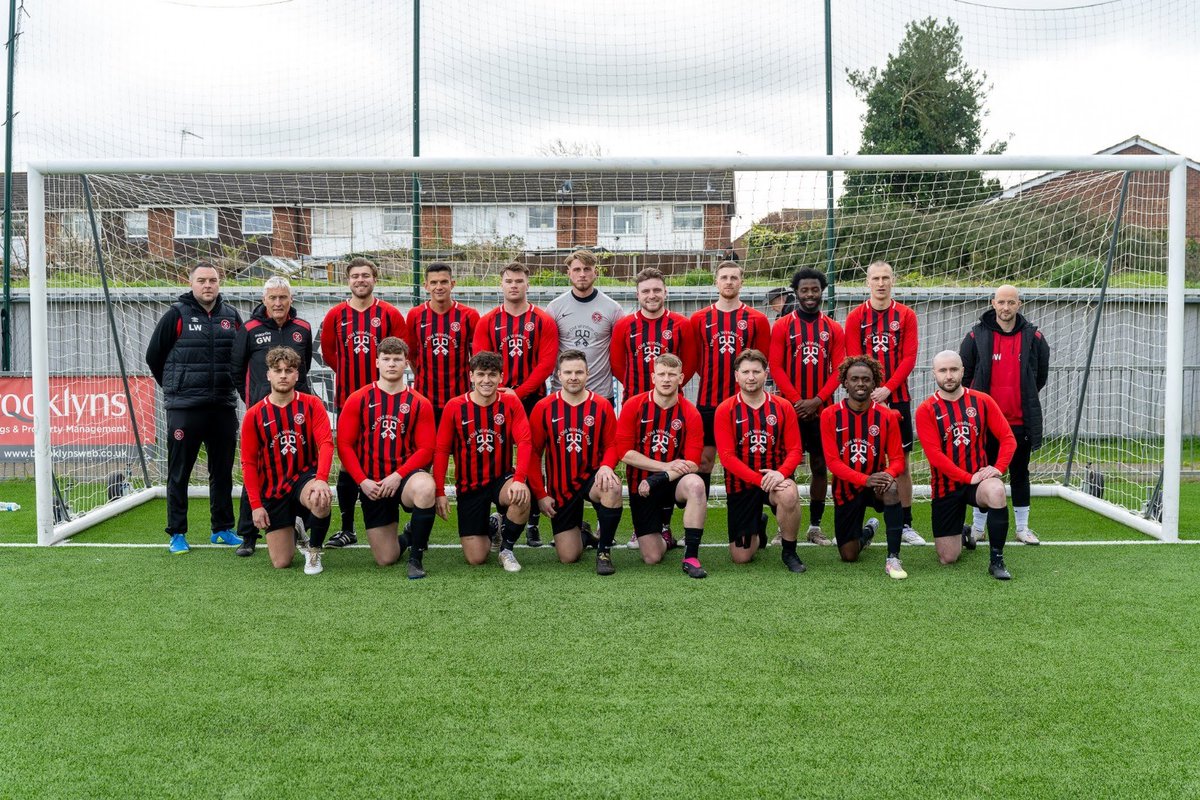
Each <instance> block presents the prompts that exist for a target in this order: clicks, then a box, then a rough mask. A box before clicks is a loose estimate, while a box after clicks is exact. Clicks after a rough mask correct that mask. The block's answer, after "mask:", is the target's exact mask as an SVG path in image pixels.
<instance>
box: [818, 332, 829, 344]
mask: <svg viewBox="0 0 1200 800" xmlns="http://www.w3.org/2000/svg"><path fill="white" fill-rule="evenodd" d="M820 336H821V341H822V342H828V341H829V331H821V334H820Z"/></svg>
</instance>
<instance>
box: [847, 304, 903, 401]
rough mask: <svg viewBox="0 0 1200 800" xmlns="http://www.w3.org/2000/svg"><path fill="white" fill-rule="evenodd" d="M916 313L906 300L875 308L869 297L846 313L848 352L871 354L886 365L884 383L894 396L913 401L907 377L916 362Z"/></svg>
mask: <svg viewBox="0 0 1200 800" xmlns="http://www.w3.org/2000/svg"><path fill="white" fill-rule="evenodd" d="M917 344H918V337H917V315H916V313H914V312H913V310H912V309H911V308H909V307H908V306H906V305H904V304H903V303H897V302H896V301H895V300H893V301H892V303H891V305H889V306H888V307H887V308H885V309H884V310H883V311H876V310H875V309H874V308H873V307H872V306H871V301H870V300H865V301H863V303H862V305H859V306H855V307H854V309H853V310H851V312H850V313H849V314H848V315H847V316H846V355H849V356H861V355H868V356H870V357H871V358H874V359H875V360H876V361H878V362H879V363H880V364H881V365H882V366H883V385H884V386H886V387H887V388H888V389H890V390H891V391H892V396H891V399H892V400H895V401H896V402H900V403H907V402H909V401H910V400H912V394H911V393H910V392H909V391H908V376H909V375H910V374H911V373H912V371H913V367H915V366H916V365H917Z"/></svg>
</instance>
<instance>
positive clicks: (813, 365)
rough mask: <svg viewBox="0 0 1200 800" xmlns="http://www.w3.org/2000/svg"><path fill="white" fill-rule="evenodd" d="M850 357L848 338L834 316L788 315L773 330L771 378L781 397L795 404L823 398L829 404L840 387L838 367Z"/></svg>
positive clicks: (781, 318)
mask: <svg viewBox="0 0 1200 800" xmlns="http://www.w3.org/2000/svg"><path fill="white" fill-rule="evenodd" d="M845 358H846V336H845V333H844V332H843V331H842V326H841V325H839V324H838V323H837V322H836V321H835V320H834V319H833V318H832V317H830V316H828V315H826V314H818V315H817V316H816V317H813V318H812V319H809V318H808V317H806V316H804V315H802V314H801V313H800V312H799V311H793V312H792V313H790V314H785V315H784V316H782V317H780V318H779V319H778V320H776V322H775V325H774V327H772V328H771V352H770V353H769V354H768V355H767V360H768V361H769V362H770V364H771V377H772V378H773V379H774V380H775V386H776V387H778V389H779V394H781V395H783V397H784V398H785V399H786V400H787V401H788V402H789V403H792V404H793V405H795V404H796V403H798V402H800V401H801V400H810V399H812V398H814V397H820V398H821V399H822V400H824V401H825V402H826V403H828V402H829V401H830V400H832V399H833V393H834V392H836V391H837V388H838V367H839V366H841V363H842V361H844V360H845Z"/></svg>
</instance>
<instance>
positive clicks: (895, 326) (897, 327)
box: [888, 319, 900, 331]
mask: <svg viewBox="0 0 1200 800" xmlns="http://www.w3.org/2000/svg"><path fill="white" fill-rule="evenodd" d="M888 327H889V328H891V329H892V330H894V331H898V330H900V320H898V319H894V320H892V321H891V323H890V324H889V325H888Z"/></svg>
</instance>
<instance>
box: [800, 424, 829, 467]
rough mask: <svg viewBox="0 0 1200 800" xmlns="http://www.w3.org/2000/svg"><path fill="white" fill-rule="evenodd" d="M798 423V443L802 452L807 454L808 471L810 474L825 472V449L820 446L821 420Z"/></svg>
mask: <svg viewBox="0 0 1200 800" xmlns="http://www.w3.org/2000/svg"><path fill="white" fill-rule="evenodd" d="M799 422H800V443H801V444H802V445H804V452H806V453H808V469H809V471H811V472H812V473H814V474H816V473H817V472H824V471H825V448H824V446H822V444H821V420H820V419H802V420H800V421H799Z"/></svg>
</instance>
